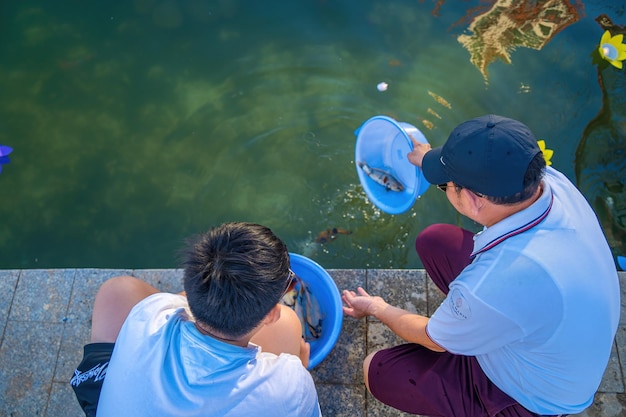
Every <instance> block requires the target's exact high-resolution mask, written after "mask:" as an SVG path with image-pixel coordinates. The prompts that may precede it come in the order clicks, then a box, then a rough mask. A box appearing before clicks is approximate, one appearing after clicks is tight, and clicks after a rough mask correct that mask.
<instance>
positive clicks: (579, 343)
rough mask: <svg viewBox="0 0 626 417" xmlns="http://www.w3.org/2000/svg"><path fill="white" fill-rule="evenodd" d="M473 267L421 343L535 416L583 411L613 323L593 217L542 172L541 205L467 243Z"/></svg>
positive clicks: (606, 255) (608, 259)
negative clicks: (461, 363)
mask: <svg viewBox="0 0 626 417" xmlns="http://www.w3.org/2000/svg"><path fill="white" fill-rule="evenodd" d="M474 240H475V241H474V256H475V258H474V260H473V262H472V263H471V264H470V265H469V266H467V267H466V268H465V269H464V270H463V271H462V272H461V274H460V275H459V276H458V277H457V278H456V279H455V280H454V281H453V282H452V283H451V284H450V292H449V294H448V296H447V298H446V299H445V300H444V302H443V303H442V304H441V306H439V308H438V309H437V310H436V311H435V313H434V314H433V316H432V318H431V319H430V321H429V323H428V326H427V331H428V334H429V335H430V337H431V338H432V339H433V340H434V341H435V342H436V343H437V344H439V345H440V346H442V347H443V348H445V349H446V350H448V351H449V352H452V353H455V354H460V355H468V356H476V358H477V360H478V362H479V364H480V366H481V368H482V369H483V371H484V372H485V373H486V375H487V376H488V377H489V379H490V380H491V381H492V382H494V383H495V384H496V385H497V386H498V387H499V388H500V389H502V390H503V391H504V392H506V393H507V394H508V395H510V396H511V397H513V398H514V399H515V400H517V401H518V402H519V403H520V404H522V405H523V406H524V407H526V408H527V409H529V410H531V411H533V412H535V413H539V414H559V413H568V414H575V413H578V412H580V411H582V410H584V409H585V408H587V407H588V406H589V405H591V403H592V401H593V397H594V393H595V392H596V391H597V389H598V387H599V385H600V382H601V380H602V376H603V374H604V370H605V368H606V365H607V363H608V360H609V356H610V353H611V346H612V343H613V339H614V337H615V333H616V331H617V326H618V322H619V315H620V295H619V294H620V289H619V282H618V277H617V271H616V268H615V264H614V261H613V257H612V255H611V251H610V249H609V246H608V243H607V241H606V238H605V237H604V234H603V232H602V229H601V227H600V224H599V223H598V220H597V218H596V215H595V213H594V212H593V210H592V209H591V207H590V206H589V204H588V203H587V201H586V200H585V198H584V197H583V195H582V194H581V193H580V192H579V191H578V189H577V188H576V187H575V186H574V185H573V184H572V183H571V182H570V181H569V180H568V179H567V178H566V177H565V176H564V175H563V174H561V173H560V172H558V171H556V170H554V169H552V168H550V167H548V168H547V171H546V176H545V178H544V191H543V194H542V196H541V197H540V198H539V200H538V201H536V202H535V203H534V204H533V205H531V206H530V207H528V208H527V209H525V210H523V211H521V212H518V213H516V214H515V215H513V216H511V217H508V218H506V219H504V220H503V221H501V222H499V223H497V224H495V225H493V226H491V227H489V228H485V230H484V231H482V232H480V233H479V234H478V235H476V237H475V238H474Z"/></svg>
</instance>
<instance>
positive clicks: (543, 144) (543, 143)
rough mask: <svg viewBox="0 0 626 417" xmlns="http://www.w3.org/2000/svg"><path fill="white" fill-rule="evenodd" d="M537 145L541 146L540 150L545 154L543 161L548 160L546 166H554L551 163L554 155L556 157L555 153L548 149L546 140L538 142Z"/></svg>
mask: <svg viewBox="0 0 626 417" xmlns="http://www.w3.org/2000/svg"><path fill="white" fill-rule="evenodd" d="M537 145H539V149H541V152H542V153H543V159H545V160H546V165H548V166H550V165H552V161H550V159H552V155H554V151H553V150H552V149H546V141H545V140H538V141H537Z"/></svg>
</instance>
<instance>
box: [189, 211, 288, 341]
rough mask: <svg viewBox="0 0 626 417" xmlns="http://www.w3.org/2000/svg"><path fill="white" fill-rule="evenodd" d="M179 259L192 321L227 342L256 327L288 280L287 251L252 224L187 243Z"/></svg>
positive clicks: (227, 228) (223, 227) (220, 229)
mask: <svg viewBox="0 0 626 417" xmlns="http://www.w3.org/2000/svg"><path fill="white" fill-rule="evenodd" d="M183 255H184V257H185V258H184V261H183V268H184V275H183V284H184V288H185V292H186V293H187V300H188V301H189V309H190V310H191V312H192V314H193V315H194V317H195V319H196V320H198V321H200V322H201V323H202V324H204V325H206V326H208V327H210V328H211V329H213V330H216V331H218V332H220V333H222V334H224V335H227V336H229V337H233V338H236V337H240V336H243V335H245V334H247V333H249V332H250V331H251V330H252V329H254V328H255V327H256V326H258V325H259V323H260V322H261V320H262V319H263V318H264V317H265V316H266V315H267V314H268V313H269V312H270V310H271V309H272V308H273V307H274V306H275V305H276V304H277V303H278V302H279V300H280V298H281V297H282V295H283V292H284V290H285V286H286V284H287V280H288V279H289V252H288V250H287V246H286V245H285V244H284V243H283V241H281V240H280V239H279V238H278V237H277V236H276V235H274V233H273V232H272V231H271V230H270V229H269V228H267V227H265V226H262V225H259V224H255V223H244V222H234V223H225V224H223V225H221V226H217V227H215V228H212V229H210V230H209V231H208V232H206V233H204V234H202V235H200V236H198V237H197V238H196V239H195V240H193V241H189V244H188V247H187V248H186V249H185V250H184V251H183Z"/></svg>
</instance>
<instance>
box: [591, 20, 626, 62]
mask: <svg viewBox="0 0 626 417" xmlns="http://www.w3.org/2000/svg"><path fill="white" fill-rule="evenodd" d="M623 41H624V35H622V34H621V33H620V34H619V35H615V36H611V32H609V31H608V30H607V31H605V32H604V34H603V35H602V39H600V46H599V47H598V51H599V52H600V56H601V57H602V58H603V59H606V60H607V61H609V62H610V63H611V65H613V66H614V67H615V68H619V69H622V66H623V64H622V61H623V60H625V59H626V45H624V44H623V43H622V42H623Z"/></svg>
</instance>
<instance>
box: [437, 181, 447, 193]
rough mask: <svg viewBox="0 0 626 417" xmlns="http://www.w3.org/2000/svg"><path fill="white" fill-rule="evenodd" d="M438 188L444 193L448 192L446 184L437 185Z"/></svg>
mask: <svg viewBox="0 0 626 417" xmlns="http://www.w3.org/2000/svg"><path fill="white" fill-rule="evenodd" d="M437 188H438V189H440V190H441V191H443V192H444V193H445V192H446V190H447V189H448V183H445V184H437Z"/></svg>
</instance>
